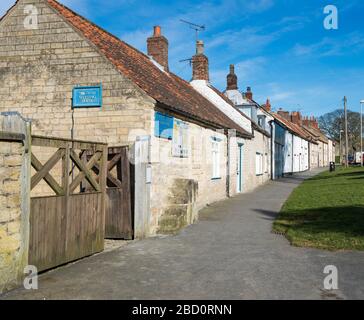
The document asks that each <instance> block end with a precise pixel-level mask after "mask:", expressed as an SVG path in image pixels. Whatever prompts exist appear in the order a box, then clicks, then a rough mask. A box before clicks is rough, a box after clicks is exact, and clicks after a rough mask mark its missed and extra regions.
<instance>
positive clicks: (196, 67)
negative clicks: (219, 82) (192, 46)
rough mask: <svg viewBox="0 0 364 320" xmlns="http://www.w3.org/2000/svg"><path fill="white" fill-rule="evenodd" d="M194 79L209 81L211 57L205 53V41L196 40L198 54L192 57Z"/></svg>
mask: <svg viewBox="0 0 364 320" xmlns="http://www.w3.org/2000/svg"><path fill="white" fill-rule="evenodd" d="M192 79H193V80H206V81H209V80H210V78H209V59H208V58H207V57H206V56H205V55H204V44H203V41H201V40H198V41H197V42H196V54H195V55H194V56H193V57H192Z"/></svg>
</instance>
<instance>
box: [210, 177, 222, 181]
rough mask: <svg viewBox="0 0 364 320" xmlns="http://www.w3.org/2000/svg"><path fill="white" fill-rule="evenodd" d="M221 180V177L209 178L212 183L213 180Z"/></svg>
mask: <svg viewBox="0 0 364 320" xmlns="http://www.w3.org/2000/svg"><path fill="white" fill-rule="evenodd" d="M221 179H222V178H221V177H219V178H211V180H212V181H214V180H221Z"/></svg>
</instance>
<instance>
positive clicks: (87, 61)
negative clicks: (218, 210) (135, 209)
mask: <svg viewBox="0 0 364 320" xmlns="http://www.w3.org/2000/svg"><path fill="white" fill-rule="evenodd" d="M26 7H27V10H26ZM29 12H31V14H34V15H35V16H36V19H34V20H32V23H30V25H29V24H28V25H27V24H25V22H24V21H28V20H29V14H30V13H29ZM28 22H29V21H28ZM0 68H1V69H0V84H1V89H0V111H18V112H19V113H20V114H22V115H23V116H24V117H26V118H29V119H30V120H31V122H32V130H33V133H34V134H41V135H48V136H57V137H63V138H75V139H86V140H92V141H99V142H107V143H108V144H109V146H120V145H130V146H133V145H134V143H135V141H136V140H142V139H147V140H148V141H149V142H148V144H149V150H150V152H149V156H148V157H147V160H146V161H148V168H149V169H150V172H149V177H148V181H146V182H145V183H147V184H148V188H146V190H147V191H146V194H144V195H142V197H143V201H144V203H145V206H146V210H147V212H148V213H147V214H146V215H143V217H144V219H146V220H147V221H143V223H144V224H147V225H148V228H147V230H144V231H143V233H142V234H141V235H140V236H147V235H152V234H156V233H170V232H175V231H177V230H178V229H179V228H181V227H182V226H184V225H187V224H189V223H191V222H193V221H194V220H196V219H197V217H198V211H199V209H200V208H202V207H203V206H205V205H206V204H208V203H211V202H214V201H218V200H221V199H224V198H225V197H226V196H227V195H228V194H229V193H230V190H229V188H230V187H229V183H228V180H229V179H230V174H231V172H232V171H233V170H232V169H231V172H230V169H229V167H228V161H227V158H228V157H229V153H228V147H227V145H228V136H229V134H228V132H229V131H233V132H234V133H236V136H237V137H240V138H244V139H247V140H249V139H250V138H251V137H252V134H251V132H249V131H247V130H245V129H244V128H243V127H242V126H240V125H239V124H237V123H236V122H234V121H232V120H231V119H230V118H229V117H228V116H226V115H225V114H224V113H223V112H222V111H221V110H219V109H218V108H217V107H216V106H215V105H214V104H212V103H211V102H210V101H209V100H208V99H206V98H204V97H203V96H202V95H200V94H199V93H198V92H197V91H196V90H194V89H193V87H192V86H191V85H190V84H189V83H187V82H186V81H184V80H182V79H181V78H179V77H178V76H176V75H175V74H173V73H171V72H170V71H169V68H168V41H167V39H166V38H165V37H164V36H162V35H161V30H160V28H158V27H157V28H155V30H154V34H153V36H152V37H150V38H149V39H148V55H146V54H143V53H141V52H140V51H138V50H136V49H134V48H133V47H131V46H129V45H128V44H126V43H125V42H123V41H121V40H120V39H118V38H116V37H115V36H113V35H111V34H110V33H108V32H107V31H105V30H103V29H101V28H99V27H98V26H96V25H94V24H93V23H91V22H90V21H88V20H87V19H85V18H83V17H81V16H79V15H78V14H76V13H75V12H73V11H71V10H70V9H68V8H67V7H65V6H63V5H61V4H59V3H58V2H57V1H54V0H19V1H17V2H16V4H15V5H14V6H13V7H12V8H11V9H10V10H9V11H8V13H7V14H6V15H5V16H4V17H3V18H2V19H1V21H0ZM95 85H101V86H102V107H101V108H72V90H73V89H74V88H75V87H79V86H95ZM160 123H163V125H165V124H168V125H169V126H167V127H166V128H164V127H163V128H164V129H166V130H164V131H166V132H163V130H161V128H160ZM230 156H233V154H231V155H230ZM46 159H47V155H44V159H43V160H46ZM231 161H233V160H231ZM232 184H233V183H232Z"/></svg>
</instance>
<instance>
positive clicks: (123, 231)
mask: <svg viewBox="0 0 364 320" xmlns="http://www.w3.org/2000/svg"><path fill="white" fill-rule="evenodd" d="M128 152H129V148H128V147H126V146H125V147H111V148H109V149H108V162H107V184H106V208H105V237H106V238H109V239H132V238H133V221H132V205H131V203H132V193H131V184H132V183H131V176H130V171H131V170H130V169H131V166H130V162H129V158H128ZM93 156H94V154H93V153H92V152H88V153H87V158H84V159H83V161H89V160H90V159H91V158H92V157H93ZM92 170H93V171H94V172H95V173H98V171H99V168H98V166H97V165H94V167H93V168H92ZM89 188H90V184H89V182H86V184H85V185H84V186H83V189H84V190H88V189H89Z"/></svg>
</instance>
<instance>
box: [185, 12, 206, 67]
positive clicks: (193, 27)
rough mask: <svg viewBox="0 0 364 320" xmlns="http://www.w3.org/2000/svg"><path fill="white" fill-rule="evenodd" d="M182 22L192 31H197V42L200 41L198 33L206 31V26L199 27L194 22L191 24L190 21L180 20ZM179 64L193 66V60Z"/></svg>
mask: <svg viewBox="0 0 364 320" xmlns="http://www.w3.org/2000/svg"><path fill="white" fill-rule="evenodd" d="M180 21H181V22H183V23H185V24H187V25H188V26H189V27H190V28H191V29H193V30H195V32H196V42H197V41H198V33H199V32H202V31H205V30H206V27H205V26H204V25H198V24H196V23H192V22H189V21H187V20H183V19H180ZM179 62H188V63H189V65H190V66H191V65H192V59H191V58H189V59H183V60H180V61H179Z"/></svg>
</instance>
